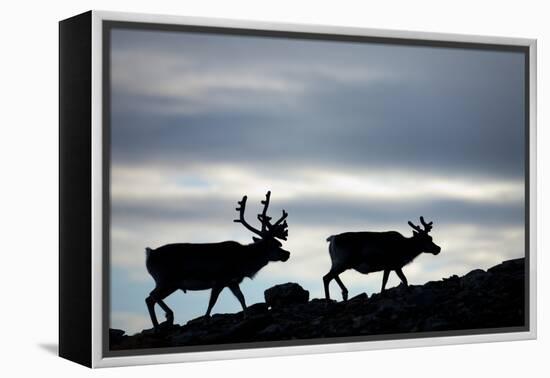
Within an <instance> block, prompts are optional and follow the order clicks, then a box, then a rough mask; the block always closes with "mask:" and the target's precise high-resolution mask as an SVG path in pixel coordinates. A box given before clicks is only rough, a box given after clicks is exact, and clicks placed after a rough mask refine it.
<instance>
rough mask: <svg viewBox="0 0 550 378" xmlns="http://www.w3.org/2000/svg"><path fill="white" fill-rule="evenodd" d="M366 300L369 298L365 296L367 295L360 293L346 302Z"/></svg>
mask: <svg viewBox="0 0 550 378" xmlns="http://www.w3.org/2000/svg"><path fill="white" fill-rule="evenodd" d="M368 298H369V296H368V295H367V293H361V294H359V295H356V296H355V297H353V298H351V299H348V302H363V301H366V300H367V299H368Z"/></svg>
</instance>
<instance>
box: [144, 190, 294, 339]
mask: <svg viewBox="0 0 550 378" xmlns="http://www.w3.org/2000/svg"><path fill="white" fill-rule="evenodd" d="M270 196H271V192H267V194H266V196H265V200H264V201H261V203H262V204H263V205H264V208H263V211H262V213H261V214H258V220H259V221H260V222H261V229H260V230H258V229H256V228H254V227H252V226H251V225H250V224H248V223H247V222H246V220H245V219H244V212H245V208H246V200H247V197H246V196H244V197H243V199H242V200H241V201H239V202H238V204H239V207H238V208H237V209H236V210H237V211H238V212H239V218H238V219H235V220H234V222H237V223H241V224H242V225H243V226H244V227H246V228H247V229H248V230H249V231H252V232H253V233H254V234H256V235H258V236H259V238H256V237H253V238H252V239H253V241H254V242H253V243H251V244H248V245H242V244H240V243H237V242H235V241H225V242H220V243H208V244H192V243H181V244H167V245H164V246H162V247H159V248H157V249H151V248H146V262H145V265H146V266H147V270H148V272H149V273H150V274H151V276H153V278H154V280H155V284H156V286H155V289H154V290H153V291H151V293H150V294H149V296H148V297H147V298H146V299H145V302H146V304H147V309H148V310H149V315H150V316H151V321H152V322H153V326H154V328H155V330H158V328H159V323H158V321H157V317H156V314H155V309H154V306H155V304H156V303H158V304H159V306H160V307H161V308H162V309H163V310H164V312H165V313H166V323H167V324H173V322H174V313H173V312H172V310H171V309H170V308H169V307H168V306H167V305H166V303H164V301H163V300H164V298H166V297H167V296H169V295H170V294H172V293H173V292H175V291H176V290H178V289H181V290H182V291H183V292H184V293H185V292H186V291H187V290H207V289H211V292H210V300H209V302H208V309H207V310H206V316H210V312H211V311H212V307H214V304H215V303H216V300H217V299H218V295H219V294H220V292H221V291H222V290H223V289H224V288H225V287H228V288H229V289H230V290H231V292H232V293H233V294H234V295H235V297H237V299H238V300H239V302H240V304H241V306H242V308H243V311H245V310H246V303H245V299H244V295H243V293H242V292H241V289H240V288H239V284H240V283H241V281H242V280H243V279H244V278H245V277H249V278H253V277H254V276H255V275H256V273H258V271H259V270H260V269H262V268H263V267H264V266H266V265H267V264H268V263H269V262H270V261H287V260H288V258H289V257H290V253H289V252H288V251H285V250H284V249H282V248H281V247H282V244H281V243H280V242H279V241H278V240H277V239H280V240H286V239H287V237H288V230H287V228H288V224H287V222H286V218H287V216H288V213H287V212H286V211H285V210H283V215H282V216H281V218H279V220H277V221H276V222H275V223H271V217H269V216H268V215H267V209H268V207H269V200H270Z"/></svg>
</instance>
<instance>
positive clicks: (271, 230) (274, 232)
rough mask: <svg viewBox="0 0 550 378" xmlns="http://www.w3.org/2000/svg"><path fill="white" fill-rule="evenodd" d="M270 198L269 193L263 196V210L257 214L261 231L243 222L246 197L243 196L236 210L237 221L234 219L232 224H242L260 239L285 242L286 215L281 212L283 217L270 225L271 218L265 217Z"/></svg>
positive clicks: (286, 231)
mask: <svg viewBox="0 0 550 378" xmlns="http://www.w3.org/2000/svg"><path fill="white" fill-rule="evenodd" d="M270 198H271V191H268V192H267V193H266V195H265V200H263V201H261V203H262V205H264V209H263V211H262V213H261V214H258V220H259V221H260V223H261V224H262V229H261V230H257V229H255V228H254V227H252V226H251V225H249V224H248V223H247V222H246V221H245V220H244V211H245V207H246V200H247V197H246V196H244V197H243V199H242V201H239V207H238V208H237V209H236V210H237V211H238V212H239V219H235V220H234V221H233V222H237V223H242V224H243V225H244V226H245V227H246V228H247V229H249V230H250V231H252V232H254V233H255V234H257V235H260V236H261V237H262V238H267V237H270V236H271V237H274V238H278V239H282V240H286V239H287V237H288V230H287V228H288V223H287V222H286V220H285V219H286V217H287V216H288V213H287V212H286V211H285V210H283V215H282V216H281V218H279V220H277V222H275V223H274V224H271V217H270V216H268V215H267V209H268V208H269V200H270Z"/></svg>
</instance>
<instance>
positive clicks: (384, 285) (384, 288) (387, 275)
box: [380, 269, 390, 293]
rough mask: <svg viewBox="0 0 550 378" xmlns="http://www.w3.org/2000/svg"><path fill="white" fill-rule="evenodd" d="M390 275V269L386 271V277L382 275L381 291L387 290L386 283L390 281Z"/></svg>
mask: <svg viewBox="0 0 550 378" xmlns="http://www.w3.org/2000/svg"><path fill="white" fill-rule="evenodd" d="M389 276H390V270H389V269H387V270H385V271H384V277H382V290H381V291H380V293H383V292H384V291H386V284H387V283H388V278H389Z"/></svg>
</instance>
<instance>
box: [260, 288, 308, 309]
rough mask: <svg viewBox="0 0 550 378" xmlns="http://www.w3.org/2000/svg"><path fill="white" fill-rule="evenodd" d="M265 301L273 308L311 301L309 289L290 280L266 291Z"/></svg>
mask: <svg viewBox="0 0 550 378" xmlns="http://www.w3.org/2000/svg"><path fill="white" fill-rule="evenodd" d="M264 298H265V303H266V304H267V305H268V306H269V307H271V308H274V309H275V308H281V307H286V306H288V305H295V304H304V303H307V302H308V301H309V291H307V290H304V289H303V288H302V287H301V286H300V285H298V284H297V283H293V282H289V283H286V284H281V285H276V286H273V287H272V288H270V289H267V290H266V291H265V292H264Z"/></svg>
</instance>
